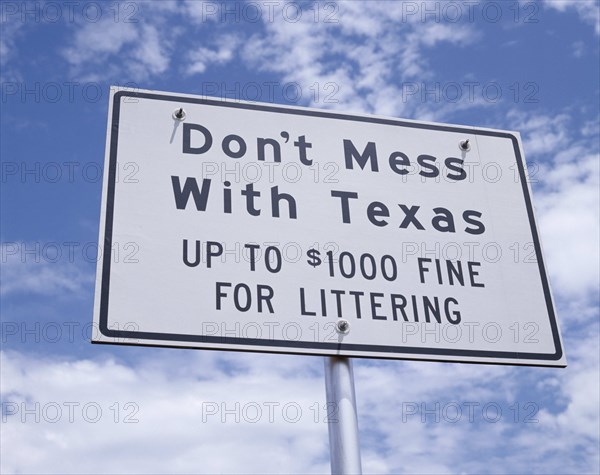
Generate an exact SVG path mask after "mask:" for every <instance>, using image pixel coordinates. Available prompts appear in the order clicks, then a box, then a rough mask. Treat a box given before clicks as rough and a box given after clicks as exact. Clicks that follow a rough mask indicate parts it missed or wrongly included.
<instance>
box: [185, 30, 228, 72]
mask: <svg viewBox="0 0 600 475" xmlns="http://www.w3.org/2000/svg"><path fill="white" fill-rule="evenodd" d="M239 43H240V41H239V39H238V38H237V36H236V35H233V34H229V35H222V36H221V37H219V43H218V47H217V48H216V49H209V48H205V47H198V48H196V49H193V50H191V51H190V52H189V53H188V60H189V62H190V64H189V66H187V71H186V72H187V73H188V74H201V73H204V72H205V71H206V68H207V67H208V66H209V65H211V64H217V65H224V64H227V63H229V62H230V61H231V60H232V59H233V58H234V56H235V51H236V50H237V48H238V45H239Z"/></svg>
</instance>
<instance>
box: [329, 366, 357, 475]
mask: <svg viewBox="0 0 600 475" xmlns="http://www.w3.org/2000/svg"><path fill="white" fill-rule="evenodd" d="M325 390H326V393H327V413H328V427H329V451H330V454H331V455H330V456H331V473H332V474H333V475H350V474H352V475H360V474H362V468H361V463H360V444H359V441H358V415H357V411H356V396H355V394H354V373H353V371H352V360H351V359H350V358H346V357H342V356H329V357H326V358H325ZM330 408H333V410H331V409H330Z"/></svg>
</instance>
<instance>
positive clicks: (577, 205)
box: [508, 111, 600, 298]
mask: <svg viewBox="0 0 600 475" xmlns="http://www.w3.org/2000/svg"><path fill="white" fill-rule="evenodd" d="M508 117H509V120H511V121H512V125H511V128H512V129H514V130H519V131H521V132H522V133H523V134H524V144H523V147H524V149H525V154H526V156H527V157H528V163H529V164H530V170H531V171H532V172H533V171H535V170H537V171H536V172H535V173H532V175H531V179H532V180H533V181H534V182H535V183H536V188H537V190H536V192H535V193H534V204H535V206H536V210H537V218H538V224H539V226H540V230H541V236H542V243H543V245H544V251H545V252H544V254H545V256H546V263H547V266H548V268H549V271H550V274H551V280H552V284H553V289H554V292H555V293H556V294H558V295H560V296H564V297H566V298H585V297H586V296H588V297H594V295H596V298H597V295H598V289H599V288H600V251H599V249H598V242H600V230H599V228H600V224H599V223H600V210H599V208H600V178H599V176H600V170H599V165H600V156H599V152H598V143H597V141H596V138H595V137H597V131H598V128H597V127H598V125H597V124H596V125H595V134H594V126H593V125H592V124H591V123H586V124H584V126H583V128H582V130H581V131H580V132H579V131H577V130H574V128H573V125H572V121H573V120H572V118H571V117H570V116H569V115H568V114H566V113H562V114H557V115H555V116H552V117H550V116H546V115H526V114H523V113H517V112H514V111H513V112H511V113H509V114H508Z"/></svg>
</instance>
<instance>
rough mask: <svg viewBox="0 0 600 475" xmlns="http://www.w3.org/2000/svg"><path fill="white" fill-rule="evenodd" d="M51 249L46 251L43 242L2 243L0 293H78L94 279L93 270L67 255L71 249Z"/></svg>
mask: <svg viewBox="0 0 600 475" xmlns="http://www.w3.org/2000/svg"><path fill="white" fill-rule="evenodd" d="M48 249H49V250H47V252H45V253H44V251H43V246H42V244H40V243H30V242H11V243H2V244H1V245H0V250H1V254H2V270H1V275H2V279H1V280H2V285H1V287H0V295H2V296H4V297H6V296H8V295H13V294H40V295H54V296H60V295H66V294H69V295H77V294H78V293H79V292H80V291H81V290H82V289H83V288H84V287H85V286H87V285H89V284H90V283H91V282H93V281H94V275H93V273H92V272H89V271H86V270H84V269H83V268H82V267H81V265H80V264H79V263H77V262H74V261H69V258H68V256H66V253H67V252H68V250H66V251H65V250H64V249H61V248H60V247H57V246H52V247H51V248H48ZM57 249H58V251H57ZM63 251H64V252H65V254H63ZM58 252H60V254H58Z"/></svg>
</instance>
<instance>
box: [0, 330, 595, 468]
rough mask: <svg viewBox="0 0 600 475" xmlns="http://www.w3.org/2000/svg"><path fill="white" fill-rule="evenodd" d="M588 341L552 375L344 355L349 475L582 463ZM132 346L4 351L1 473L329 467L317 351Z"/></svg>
mask: <svg viewBox="0 0 600 475" xmlns="http://www.w3.org/2000/svg"><path fill="white" fill-rule="evenodd" d="M596 328H597V326H596ZM596 340H597V339H595V338H593V337H588V338H587V339H585V340H582V341H579V342H577V346H576V347H574V350H573V351H572V353H571V355H570V358H571V359H570V367H569V369H567V370H558V369H526V368H511V367H502V366H473V365H466V364H465V365H461V364H441V363H440V364H435V363H424V362H412V363H402V362H382V361H358V362H356V363H355V378H356V389H357V399H358V406H359V407H358V411H359V418H360V425H361V427H360V429H361V446H362V454H363V469H364V472H365V473H401V472H405V473H498V472H501V473H526V472H534V473H587V472H593V471H594V470H596V469H597V468H598V453H597V452H594V451H593V450H591V451H589V450H588V453H587V454H583V455H582V454H580V453H579V451H580V449H581V448H582V447H588V448H589V447H594V444H596V446H597V443H598V430H597V428H598V422H599V421H598V412H597V405H598V389H597V387H596V388H595V387H594V384H593V382H594V374H596V375H597V371H598V358H597V357H592V355H593V354H594V351H595V350H597V349H598V342H597V341H596ZM569 343H575V341H571V342H568V343H567V344H569ZM575 348H576V349H575ZM95 350H96V348H95V347H94V348H92V351H94V352H95ZM97 352H101V350H99V349H98V350H97ZM130 354H133V353H130ZM137 354H138V355H140V356H141V355H142V354H143V355H144V357H143V358H142V359H140V360H139V361H138V362H137V363H134V364H125V363H123V362H119V361H115V360H114V359H110V358H109V359H106V358H97V359H95V360H90V359H82V360H64V359H57V358H45V359H43V360H40V359H37V358H35V357H29V356H26V355H24V354H22V353H17V352H3V353H2V361H1V364H2V369H3V370H2V401H3V414H4V418H5V422H4V423H3V427H2V434H3V444H2V454H1V455H2V457H1V464H2V465H1V469H2V472H3V473H19V472H24V473H328V471H329V462H328V442H327V424H326V423H325V416H326V409H325V395H324V383H323V372H322V360H321V358H314V357H295V356H282V355H277V356H275V355H252V354H235V353H234V354H232V353H220V352H208V351H184V350H160V349H155V350H151V349H140V350H139V353H137ZM596 354H597V351H596ZM594 372H595V373H594ZM523 386H528V387H529V389H528V391H527V393H526V394H524V393H521V392H520V391H522V388H523ZM536 387H537V389H536ZM557 401H558V403H557ZM9 403H10V404H9ZM36 403H39V406H36ZM527 403H533V405H532V406H526V404H527ZM22 404H24V406H22ZM69 404H71V406H72V407H73V416H72V419H73V420H72V422H70V421H69V416H70V414H69V411H68V407H69ZM76 404H78V405H76ZM436 404H437V406H436ZM515 404H516V406H515ZM469 405H470V406H469ZM57 406H58V407H60V408H61V411H62V412H61V413H60V417H59V419H58V420H57V421H56V422H51V421H50V420H51V419H53V418H56V417H57V414H58V413H57V409H56V407H57ZM457 406H458V407H460V408H461V410H462V414H461V415H460V416H459V418H458V420H456V419H457V412H456V407H457ZM469 407H471V408H472V409H469ZM486 407H487V408H488V409H485V408H486ZM497 407H500V408H501V409H502V411H503V413H502V415H501V416H500V417H499V419H498V417H497V412H496V408H497ZM511 407H512V409H511ZM98 408H100V409H101V411H102V414H101V416H100V417H99V418H98V421H97V422H92V420H93V419H95V418H96V417H97V416H96V414H97V409H98ZM269 408H270V409H269ZM415 408H416V409H417V411H418V412H417V413H416V414H414V413H413V410H414V409H415ZM424 408H425V409H428V410H429V411H430V412H429V413H428V414H426V413H425V414H424V413H422V412H421V411H422V410H423V409H424ZM515 408H518V411H520V412H518V413H517V412H516V411H517V409H515ZM23 409H29V410H31V411H33V412H32V413H30V414H29V415H27V414H25V413H23V412H22V411H23ZM226 410H228V411H229V412H226ZM117 411H118V412H117ZM470 411H472V412H470ZM485 411H487V412H485ZM12 412H16V414H14V415H7V413H12ZM36 413H37V414H38V415H39V422H36V420H35V415H36ZM127 416H129V417H130V418H133V419H134V420H135V419H137V421H138V422H135V423H126V422H125V418H126V417H127ZM527 416H531V417H532V418H533V419H537V422H531V423H528V422H525V418H526V417H527ZM423 417H424V418H425V422H423V420H422V418H423ZM436 418H437V421H436ZM496 419H498V420H496ZM453 420H454V422H452V421H453ZM474 452H475V453H477V454H478V455H477V457H473V453H474ZM507 454H510V456H507ZM495 458H496V459H497V460H496V462H495V463H494V464H492V465H490V461H493V460H494V459H495ZM492 467H493V468H494V470H493V471H492V470H491V468H492Z"/></svg>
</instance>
